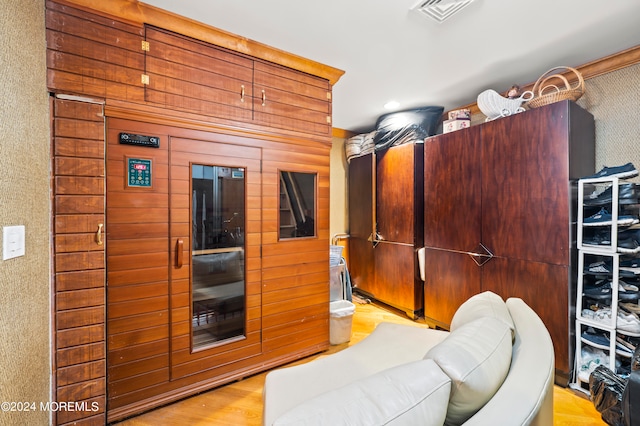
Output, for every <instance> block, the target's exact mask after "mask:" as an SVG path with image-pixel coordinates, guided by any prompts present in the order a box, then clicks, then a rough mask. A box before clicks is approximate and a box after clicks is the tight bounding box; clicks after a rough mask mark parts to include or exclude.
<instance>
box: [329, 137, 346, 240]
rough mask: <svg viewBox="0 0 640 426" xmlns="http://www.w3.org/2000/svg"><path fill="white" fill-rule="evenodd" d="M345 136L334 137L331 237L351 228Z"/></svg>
mask: <svg viewBox="0 0 640 426" xmlns="http://www.w3.org/2000/svg"><path fill="white" fill-rule="evenodd" d="M344 142H345V139H343V138H336V137H334V138H333V141H332V145H331V153H330V161H331V174H330V177H329V198H330V200H329V202H330V212H329V232H330V236H331V238H333V237H334V236H335V235H336V234H344V233H346V232H347V230H348V229H349V222H348V220H347V205H348V204H347V159H346V157H345V155H344Z"/></svg>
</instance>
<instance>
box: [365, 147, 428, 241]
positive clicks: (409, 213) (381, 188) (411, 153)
mask: <svg viewBox="0 0 640 426" xmlns="http://www.w3.org/2000/svg"><path fill="white" fill-rule="evenodd" d="M422 147H423V144H404V145H399V146H395V147H392V148H389V149H388V150H386V151H384V152H382V153H379V154H377V166H376V211H377V213H376V219H377V230H378V234H379V235H380V237H381V238H382V239H383V240H384V241H391V242H399V243H404V244H410V245H415V244H416V243H417V242H418V241H416V232H417V230H418V225H420V224H422V218H420V220H419V221H417V220H416V216H417V215H418V210H417V209H416V207H417V206H418V205H420V206H421V205H422V197H423V195H422V192H423V179H422V176H423V170H422V167H421V166H422V158H419V159H418V158H416V156H417V155H420V156H421V157H422ZM416 162H418V164H416ZM418 240H422V236H420V237H419V239H418Z"/></svg>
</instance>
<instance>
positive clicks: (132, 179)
mask: <svg viewBox="0 0 640 426" xmlns="http://www.w3.org/2000/svg"><path fill="white" fill-rule="evenodd" d="M127 186H137V187H143V188H150V187H151V160H144V159H141V158H127Z"/></svg>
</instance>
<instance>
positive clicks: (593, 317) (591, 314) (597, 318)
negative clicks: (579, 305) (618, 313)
mask: <svg viewBox="0 0 640 426" xmlns="http://www.w3.org/2000/svg"><path fill="white" fill-rule="evenodd" d="M580 316H581V317H582V318H584V319H587V320H590V321H593V322H597V323H600V324H603V325H608V326H612V325H613V321H611V308H610V307H608V306H605V307H602V308H599V307H595V308H593V307H592V308H585V309H583V310H582V312H581V315H580Z"/></svg>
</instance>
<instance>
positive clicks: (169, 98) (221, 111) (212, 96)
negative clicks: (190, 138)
mask: <svg viewBox="0 0 640 426" xmlns="http://www.w3.org/2000/svg"><path fill="white" fill-rule="evenodd" d="M145 39H146V44H145V46H144V49H145V70H146V75H147V77H148V80H147V81H148V83H147V84H146V88H145V100H146V101H147V102H151V103H154V104H158V105H161V106H163V107H167V108H175V109H180V110H185V111H189V112H195V113H198V114H203V115H210V116H215V117H219V118H226V119H230V120H240V121H249V120H251V119H252V102H251V98H252V90H253V87H252V85H253V61H252V60H251V59H249V58H245V57H243V56H240V55H237V54H234V53H232V52H228V51H226V50H223V49H219V48H216V47H215V46H212V45H210V44H207V43H203V42H200V41H197V40H193V39H190V38H188V37H183V36H180V35H178V34H173V33H170V32H167V31H164V30H161V29H157V28H153V27H149V26H146V27H145Z"/></svg>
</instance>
